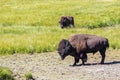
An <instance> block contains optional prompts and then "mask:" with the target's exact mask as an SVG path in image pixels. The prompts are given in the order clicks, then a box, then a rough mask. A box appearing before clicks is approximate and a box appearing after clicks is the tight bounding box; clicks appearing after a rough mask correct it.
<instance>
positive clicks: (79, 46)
mask: <svg viewBox="0 0 120 80" xmlns="http://www.w3.org/2000/svg"><path fill="white" fill-rule="evenodd" d="M108 47H109V43H108V39H107V38H103V37H100V36H96V35H88V34H77V35H73V36H71V37H70V38H69V39H68V40H66V39H62V40H61V41H60V42H59V45H58V53H59V55H60V56H61V59H62V60H64V59H65V57H66V56H68V55H71V56H73V57H74V64H73V66H75V65H76V63H78V62H79V59H81V60H82V64H83V65H84V64H85V62H86V61H87V53H93V54H94V53H96V52H97V51H99V52H100V54H101V56H102V59H101V64H104V60H105V52H106V48H108Z"/></svg>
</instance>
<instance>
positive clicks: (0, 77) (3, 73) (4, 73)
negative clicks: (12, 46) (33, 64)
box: [0, 67, 14, 80]
mask: <svg viewBox="0 0 120 80" xmlns="http://www.w3.org/2000/svg"><path fill="white" fill-rule="evenodd" d="M0 80H14V78H13V72H12V71H11V70H10V69H9V68H7V67H0Z"/></svg>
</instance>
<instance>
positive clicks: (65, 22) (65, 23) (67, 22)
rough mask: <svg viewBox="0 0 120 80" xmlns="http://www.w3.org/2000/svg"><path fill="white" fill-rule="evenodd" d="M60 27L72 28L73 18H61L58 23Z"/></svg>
mask: <svg viewBox="0 0 120 80" xmlns="http://www.w3.org/2000/svg"><path fill="white" fill-rule="evenodd" d="M59 23H60V27H61V28H65V27H74V18H73V17H72V16H62V17H61V19H60V21H59Z"/></svg>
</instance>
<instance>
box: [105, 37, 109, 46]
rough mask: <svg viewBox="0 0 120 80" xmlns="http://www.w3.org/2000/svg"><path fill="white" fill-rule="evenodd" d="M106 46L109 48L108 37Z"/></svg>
mask: <svg viewBox="0 0 120 80" xmlns="http://www.w3.org/2000/svg"><path fill="white" fill-rule="evenodd" d="M106 47H107V48H109V41H108V39H107V43H106Z"/></svg>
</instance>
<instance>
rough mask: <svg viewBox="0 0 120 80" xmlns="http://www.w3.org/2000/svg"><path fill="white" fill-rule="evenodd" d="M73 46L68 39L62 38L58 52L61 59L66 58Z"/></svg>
mask: <svg viewBox="0 0 120 80" xmlns="http://www.w3.org/2000/svg"><path fill="white" fill-rule="evenodd" d="M71 50H72V46H71V44H70V42H69V41H68V40H65V39H62V40H61V41H60V43H59V45H58V53H59V55H60V56H61V59H62V60H64V59H65V57H66V56H68V55H69V54H70V53H71Z"/></svg>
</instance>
